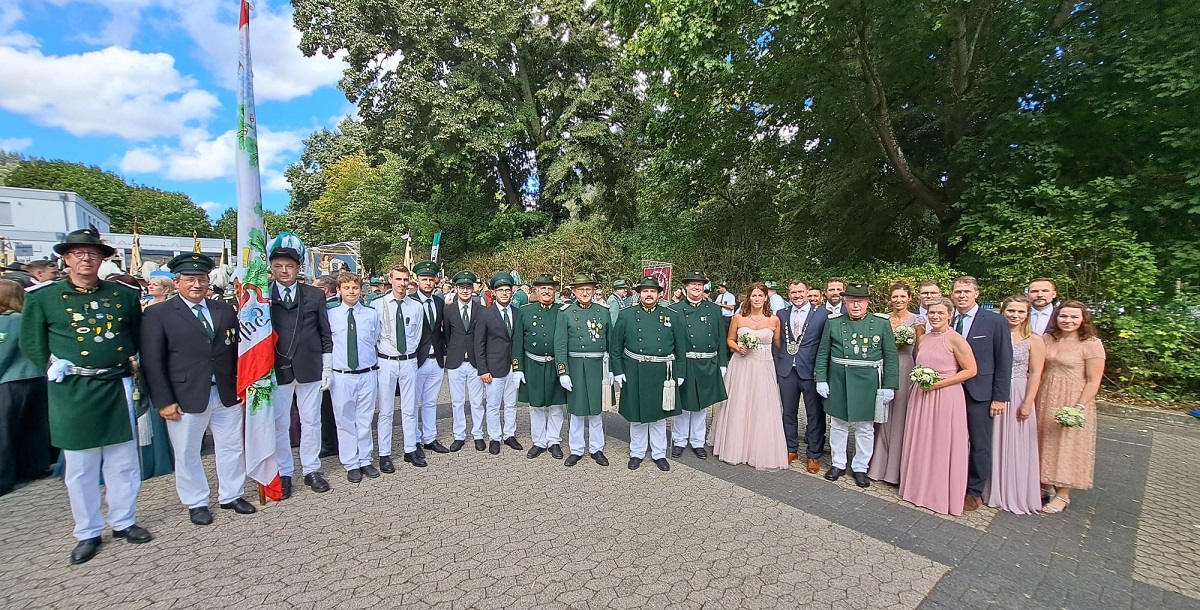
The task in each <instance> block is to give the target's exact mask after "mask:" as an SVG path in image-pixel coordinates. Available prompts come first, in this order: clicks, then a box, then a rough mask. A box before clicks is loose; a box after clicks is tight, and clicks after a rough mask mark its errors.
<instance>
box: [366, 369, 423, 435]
mask: <svg viewBox="0 0 1200 610" xmlns="http://www.w3.org/2000/svg"><path fill="white" fill-rule="evenodd" d="M377 375H378V378H379V389H378V391H377V393H376V396H377V401H376V402H377V403H378V405H379V418H378V419H379V421H378V424H377V427H376V436H377V437H378V440H379V457H384V456H391V455H392V431H393V430H394V429H395V427H394V426H393V424H392V422H393V421H395V416H396V388H397V387H399V388H400V426H401V431H400V434H401V435H402V436H403V437H404V438H403V441H404V453H412V452H413V451H416V450H417V434H416V433H417V361H416V359H415V358H410V359H408V360H388V359H387V358H380V359H379V371H377Z"/></svg>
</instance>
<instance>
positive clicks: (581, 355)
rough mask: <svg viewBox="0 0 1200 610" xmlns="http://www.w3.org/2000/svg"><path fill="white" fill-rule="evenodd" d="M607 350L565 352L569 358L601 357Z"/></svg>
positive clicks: (606, 353) (605, 354)
mask: <svg viewBox="0 0 1200 610" xmlns="http://www.w3.org/2000/svg"><path fill="white" fill-rule="evenodd" d="M607 355H608V352H567V356H568V357H569V358H603V357H605V356H607Z"/></svg>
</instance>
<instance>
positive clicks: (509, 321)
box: [500, 307, 512, 337]
mask: <svg viewBox="0 0 1200 610" xmlns="http://www.w3.org/2000/svg"><path fill="white" fill-rule="evenodd" d="M500 313H502V314H504V325H505V326H507V327H508V336H510V337H511V336H512V318H510V317H508V308H507V307H501V308H500Z"/></svg>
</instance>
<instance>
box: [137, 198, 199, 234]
mask: <svg viewBox="0 0 1200 610" xmlns="http://www.w3.org/2000/svg"><path fill="white" fill-rule="evenodd" d="M125 206H126V209H127V210H128V213H129V214H130V215H131V216H133V217H134V218H136V219H137V221H138V228H139V230H140V231H141V232H142V233H144V234H148V235H191V233H192V231H195V232H196V233H197V234H198V235H199V236H200V237H209V236H211V235H212V225H211V223H210V222H209V220H208V214H207V213H206V212H205V211H204V210H203V209H201V208H200V206H198V205H196V203H195V202H194V201H192V198H191V197H188V196H187V195H184V194H183V193H171V192H167V191H163V190H160V189H156V188H152V187H148V186H132V187H130V188H129V190H128V195H127V196H126V199H125ZM132 230H133V227H132V226H131V227H130V231H132Z"/></svg>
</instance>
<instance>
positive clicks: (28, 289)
mask: <svg viewBox="0 0 1200 610" xmlns="http://www.w3.org/2000/svg"><path fill="white" fill-rule="evenodd" d="M61 281H62V280H54V281H53V282H42V283H41V284H34V285H33V286H30V287H29V288H26V289H25V292H35V291H38V290H41V289H43V288H45V287H46V286H49V285H51V284H57V283H59V282H61ZM118 283H119V282H118Z"/></svg>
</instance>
